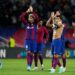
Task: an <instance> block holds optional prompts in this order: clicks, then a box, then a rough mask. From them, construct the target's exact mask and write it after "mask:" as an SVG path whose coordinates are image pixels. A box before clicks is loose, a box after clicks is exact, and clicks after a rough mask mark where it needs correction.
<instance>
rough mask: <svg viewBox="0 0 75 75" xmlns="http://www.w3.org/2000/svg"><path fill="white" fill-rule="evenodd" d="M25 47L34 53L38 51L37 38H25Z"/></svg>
mask: <svg viewBox="0 0 75 75" xmlns="http://www.w3.org/2000/svg"><path fill="white" fill-rule="evenodd" d="M25 48H26V49H27V50H28V51H30V52H32V53H34V52H36V40H25Z"/></svg>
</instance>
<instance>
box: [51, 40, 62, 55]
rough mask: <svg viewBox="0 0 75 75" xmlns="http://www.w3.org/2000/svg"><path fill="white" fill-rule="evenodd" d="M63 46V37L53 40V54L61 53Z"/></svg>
mask: <svg viewBox="0 0 75 75" xmlns="http://www.w3.org/2000/svg"><path fill="white" fill-rule="evenodd" d="M61 46H62V41H61V39H54V40H52V54H53V55H54V54H59V55H60V54H61Z"/></svg>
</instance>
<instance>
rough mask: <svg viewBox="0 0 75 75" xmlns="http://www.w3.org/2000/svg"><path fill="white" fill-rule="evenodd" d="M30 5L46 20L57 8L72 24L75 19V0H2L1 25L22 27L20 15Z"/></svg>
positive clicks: (65, 19)
mask: <svg viewBox="0 0 75 75" xmlns="http://www.w3.org/2000/svg"><path fill="white" fill-rule="evenodd" d="M29 5H32V6H33V8H34V10H35V11H36V12H37V13H38V14H39V16H40V17H41V18H43V19H44V20H45V21H46V20H48V18H49V17H50V13H51V12H52V11H54V10H57V9H60V10H61V12H62V13H63V18H64V21H66V22H68V24H69V25H70V26H71V25H72V22H73V21H75V0H0V26H2V27H3V26H4V27H5V26H7V27H21V23H20V20H19V16H20V14H21V12H23V11H26V10H27V8H28V7H29Z"/></svg>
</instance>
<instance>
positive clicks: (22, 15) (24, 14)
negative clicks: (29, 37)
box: [20, 12, 27, 24]
mask: <svg viewBox="0 0 75 75" xmlns="http://www.w3.org/2000/svg"><path fill="white" fill-rule="evenodd" d="M26 15H27V12H23V13H22V14H21V15H20V21H21V22H22V23H24V24H27V20H26V18H25V17H26Z"/></svg>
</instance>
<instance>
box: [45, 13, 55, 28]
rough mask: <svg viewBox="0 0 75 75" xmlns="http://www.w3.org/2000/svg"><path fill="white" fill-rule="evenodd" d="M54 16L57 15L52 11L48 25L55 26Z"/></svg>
mask: <svg viewBox="0 0 75 75" xmlns="http://www.w3.org/2000/svg"><path fill="white" fill-rule="evenodd" d="M54 17H55V15H54V12H52V13H51V17H50V18H49V20H48V21H47V23H46V26H47V27H52V26H53V24H54Z"/></svg>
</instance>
